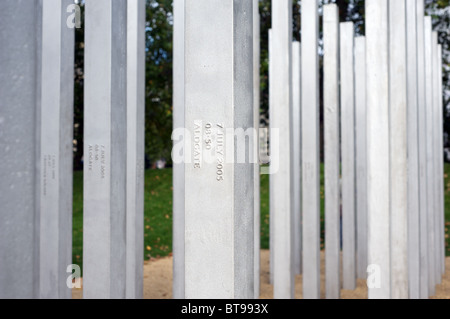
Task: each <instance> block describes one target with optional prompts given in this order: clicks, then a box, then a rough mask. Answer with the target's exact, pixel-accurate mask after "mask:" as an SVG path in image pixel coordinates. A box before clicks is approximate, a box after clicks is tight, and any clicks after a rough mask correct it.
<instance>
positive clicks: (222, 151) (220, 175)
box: [216, 123, 225, 182]
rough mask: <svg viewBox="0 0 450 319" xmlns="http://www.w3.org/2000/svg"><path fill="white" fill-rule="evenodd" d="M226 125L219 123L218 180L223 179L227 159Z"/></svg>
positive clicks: (217, 147)
mask: <svg viewBox="0 0 450 319" xmlns="http://www.w3.org/2000/svg"><path fill="white" fill-rule="evenodd" d="M224 131H225V130H224V126H223V124H221V123H218V124H217V146H216V152H217V166H216V180H217V181H218V182H221V181H223V179H224V175H223V170H224V166H223V164H224V161H225V133H224Z"/></svg>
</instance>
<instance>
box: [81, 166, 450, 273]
mask: <svg viewBox="0 0 450 319" xmlns="http://www.w3.org/2000/svg"><path fill="white" fill-rule="evenodd" d="M321 176H322V178H321V185H322V186H321V191H320V193H321V209H322V218H321V224H322V239H321V242H322V244H321V246H322V247H323V229H324V227H323V209H324V203H323V199H324V194H323V193H324V191H323V166H322V174H321ZM445 208H446V210H445V213H446V238H447V243H446V254H447V256H450V246H449V243H450V239H449V238H448V237H449V235H448V234H449V231H448V230H449V228H450V227H449V226H450V164H446V165H445ZM144 223H145V226H144V227H145V233H144V236H145V238H144V240H145V244H144V249H145V254H144V255H145V258H146V259H150V258H152V257H156V258H157V257H162V256H167V255H169V254H170V253H171V252H172V170H171V169H163V170H148V171H146V173H145V221H144ZM261 247H262V248H264V249H267V248H269V175H261ZM82 261H83V174H82V172H75V173H74V194H73V262H74V263H76V264H79V265H82Z"/></svg>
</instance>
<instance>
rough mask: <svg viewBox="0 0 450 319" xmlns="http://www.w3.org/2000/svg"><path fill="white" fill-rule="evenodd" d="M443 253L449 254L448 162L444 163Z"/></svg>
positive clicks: (449, 168) (449, 174)
mask: <svg viewBox="0 0 450 319" xmlns="http://www.w3.org/2000/svg"><path fill="white" fill-rule="evenodd" d="M444 171H445V174H444V177H445V238H446V243H445V254H446V255H447V256H450V238H449V237H450V235H449V234H450V232H449V230H450V164H445V167H444Z"/></svg>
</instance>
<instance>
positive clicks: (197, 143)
mask: <svg viewBox="0 0 450 319" xmlns="http://www.w3.org/2000/svg"><path fill="white" fill-rule="evenodd" d="M201 162H202V121H194V168H201Z"/></svg>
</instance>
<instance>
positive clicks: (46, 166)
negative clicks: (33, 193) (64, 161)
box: [42, 154, 56, 196]
mask: <svg viewBox="0 0 450 319" xmlns="http://www.w3.org/2000/svg"><path fill="white" fill-rule="evenodd" d="M42 163H43V165H42V194H43V195H44V196H47V189H48V185H49V183H50V182H54V181H56V155H52V154H45V155H44V156H43V158H42Z"/></svg>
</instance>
